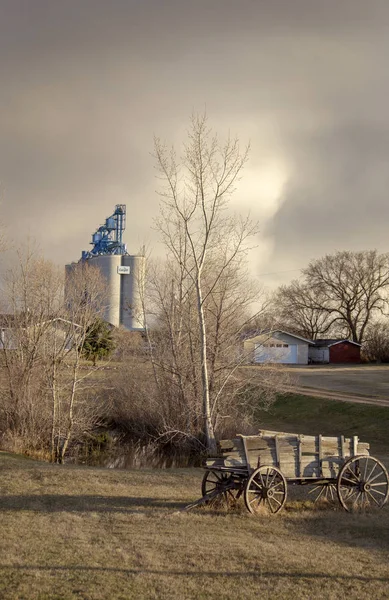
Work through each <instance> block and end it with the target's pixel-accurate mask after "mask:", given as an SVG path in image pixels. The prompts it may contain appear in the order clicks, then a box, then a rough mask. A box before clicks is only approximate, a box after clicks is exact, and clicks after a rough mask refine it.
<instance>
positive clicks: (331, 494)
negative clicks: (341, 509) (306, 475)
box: [308, 483, 338, 504]
mask: <svg viewBox="0 0 389 600" xmlns="http://www.w3.org/2000/svg"><path fill="white" fill-rule="evenodd" d="M308 494H312V501H313V503H314V504H316V502H319V500H324V501H325V502H327V503H328V504H335V503H336V501H337V500H338V497H337V493H336V484H335V483H318V484H316V485H315V487H313V488H312V489H311V490H309V492H308Z"/></svg>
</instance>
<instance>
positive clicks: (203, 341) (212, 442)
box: [196, 278, 216, 452]
mask: <svg viewBox="0 0 389 600" xmlns="http://www.w3.org/2000/svg"><path fill="white" fill-rule="evenodd" d="M199 279H200V278H199ZM199 279H198V281H197V285H196V291H197V307H198V313H199V327H200V347H201V379H202V383H203V385H202V388H203V389H202V392H203V407H204V419H205V434H206V439H207V450H208V451H209V452H215V451H216V438H215V432H214V428H213V424H212V410H211V400H210V394H209V380H208V363H207V332H206V325H205V316H204V306H203V299H202V291H201V282H200V280H199Z"/></svg>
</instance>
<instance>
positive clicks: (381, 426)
mask: <svg viewBox="0 0 389 600" xmlns="http://www.w3.org/2000/svg"><path fill="white" fill-rule="evenodd" d="M258 422H259V424H260V427H262V428H263V429H275V430H280V431H292V432H296V433H306V434H311V435H312V434H314V435H316V434H319V433H322V434H323V435H339V434H343V435H346V436H351V435H358V436H359V438H360V440H361V441H363V442H370V445H371V454H374V453H375V452H379V453H385V454H388V455H389V408H385V407H384V408H381V407H379V406H373V405H371V404H352V403H349V402H338V401H336V400H325V399H324V398H311V397H309V396H300V395H296V394H285V395H282V396H280V397H279V398H278V400H277V401H276V403H275V404H274V405H273V406H272V407H271V409H270V410H269V411H258Z"/></svg>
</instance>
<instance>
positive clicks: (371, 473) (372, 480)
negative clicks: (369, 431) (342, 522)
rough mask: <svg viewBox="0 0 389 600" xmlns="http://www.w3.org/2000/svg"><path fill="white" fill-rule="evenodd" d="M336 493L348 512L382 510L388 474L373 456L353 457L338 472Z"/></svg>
mask: <svg viewBox="0 0 389 600" xmlns="http://www.w3.org/2000/svg"><path fill="white" fill-rule="evenodd" d="M337 492H338V497H339V501H340V503H341V504H342V506H343V508H344V509H345V510H347V511H348V512H353V511H364V510H369V509H371V508H382V507H383V506H384V504H385V503H386V502H387V500H388V497H389V477H388V472H387V470H386V468H385V467H384V465H383V464H382V463H381V462H380V461H379V460H377V459H376V458H374V457H373V456H367V455H361V456H353V457H352V458H350V459H349V460H348V461H347V462H346V463H345V464H344V465H343V467H342V468H341V470H340V472H339V475H338V480H337Z"/></svg>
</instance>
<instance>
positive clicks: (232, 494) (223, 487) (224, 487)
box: [201, 471, 240, 506]
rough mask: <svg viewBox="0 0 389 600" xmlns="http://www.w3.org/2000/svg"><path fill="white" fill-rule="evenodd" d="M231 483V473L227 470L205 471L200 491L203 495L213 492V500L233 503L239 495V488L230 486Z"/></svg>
mask: <svg viewBox="0 0 389 600" xmlns="http://www.w3.org/2000/svg"><path fill="white" fill-rule="evenodd" d="M233 484H234V479H233V474H232V473H230V472H229V471H206V472H205V473H204V477H203V481H202V483H201V493H202V495H203V496H205V495H206V494H212V493H213V492H215V496H214V498H213V501H214V502H221V503H225V504H226V505H227V506H228V505H230V504H235V503H236V500H237V498H239V496H240V490H237V489H236V488H232V487H231V486H233ZM216 494H217V495H216Z"/></svg>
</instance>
